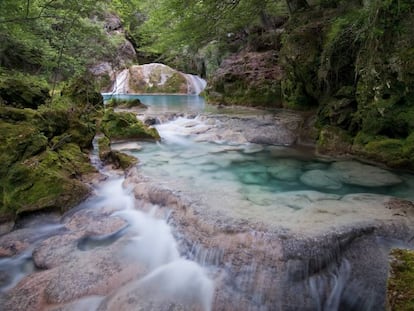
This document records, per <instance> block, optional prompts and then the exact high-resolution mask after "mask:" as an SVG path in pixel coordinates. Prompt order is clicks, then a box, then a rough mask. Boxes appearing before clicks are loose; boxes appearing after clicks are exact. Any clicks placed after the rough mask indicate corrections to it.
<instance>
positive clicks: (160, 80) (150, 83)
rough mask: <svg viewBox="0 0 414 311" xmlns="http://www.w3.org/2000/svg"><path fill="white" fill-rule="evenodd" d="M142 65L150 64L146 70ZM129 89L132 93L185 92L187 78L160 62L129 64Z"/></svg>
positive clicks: (186, 89) (186, 90)
mask: <svg viewBox="0 0 414 311" xmlns="http://www.w3.org/2000/svg"><path fill="white" fill-rule="evenodd" d="M144 66H151V67H152V68H151V69H150V70H149V71H147V69H144V68H145V67H144ZM129 73H130V78H129V89H130V90H131V91H132V92H134V93H168V94H187V93H188V86H187V79H186V78H185V77H184V75H183V74H182V73H180V72H178V71H176V70H174V69H172V68H170V67H168V66H165V65H162V64H151V65H149V64H147V65H142V66H131V67H130V69H129Z"/></svg>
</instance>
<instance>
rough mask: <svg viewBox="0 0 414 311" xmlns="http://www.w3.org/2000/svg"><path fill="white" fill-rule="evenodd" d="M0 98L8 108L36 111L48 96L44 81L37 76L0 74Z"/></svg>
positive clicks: (14, 73) (10, 73) (12, 73)
mask: <svg viewBox="0 0 414 311" xmlns="http://www.w3.org/2000/svg"><path fill="white" fill-rule="evenodd" d="M0 98H2V102H3V103H4V104H6V105H8V106H12V107H16V108H33V109H36V108H37V107H39V106H40V105H43V104H45V103H46V102H47V101H48V100H49V99H50V96H49V88H48V85H47V83H46V81H44V80H42V79H41V78H39V76H31V75H27V74H22V73H16V72H1V73H0Z"/></svg>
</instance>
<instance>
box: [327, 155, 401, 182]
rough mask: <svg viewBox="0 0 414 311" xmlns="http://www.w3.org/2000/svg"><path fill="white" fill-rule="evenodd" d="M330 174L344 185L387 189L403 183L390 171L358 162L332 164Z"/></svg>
mask: <svg viewBox="0 0 414 311" xmlns="http://www.w3.org/2000/svg"><path fill="white" fill-rule="evenodd" d="M330 172H331V173H332V174H334V175H335V176H337V178H338V179H339V180H340V181H341V182H343V183H346V184H350V185H357V186H362V187H386V186H393V185H398V184H400V183H401V182H402V180H401V179H400V178H399V177H398V176H397V175H395V174H393V173H391V172H389V171H386V170H384V169H381V168H378V167H375V166H372V165H367V164H362V163H359V162H356V161H342V162H335V163H332V165H331V167H330Z"/></svg>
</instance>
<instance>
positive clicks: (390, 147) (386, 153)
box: [364, 138, 410, 167]
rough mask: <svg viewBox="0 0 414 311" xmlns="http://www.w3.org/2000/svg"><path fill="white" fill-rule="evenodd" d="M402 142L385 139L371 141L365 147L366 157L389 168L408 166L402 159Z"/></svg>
mask: <svg viewBox="0 0 414 311" xmlns="http://www.w3.org/2000/svg"><path fill="white" fill-rule="evenodd" d="M403 146H404V140H401V139H391V138H385V139H382V140H376V141H371V142H369V143H368V144H366V145H365V149H364V151H365V153H366V156H367V157H369V158H371V159H374V160H376V161H379V162H382V163H385V164H387V165H388V166H391V167H402V166H406V165H410V164H409V163H408V159H407V158H405V157H404V155H403V152H402V149H403Z"/></svg>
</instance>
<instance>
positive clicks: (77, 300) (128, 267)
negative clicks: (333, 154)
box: [0, 95, 414, 311]
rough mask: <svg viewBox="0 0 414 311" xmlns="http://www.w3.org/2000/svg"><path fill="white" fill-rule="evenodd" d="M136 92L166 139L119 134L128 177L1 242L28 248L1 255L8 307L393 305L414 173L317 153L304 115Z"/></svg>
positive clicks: (0, 279) (410, 232)
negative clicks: (303, 140)
mask: <svg viewBox="0 0 414 311" xmlns="http://www.w3.org/2000/svg"><path fill="white" fill-rule="evenodd" d="M123 97H126V98H136V97H138V98H139V99H140V100H141V101H142V102H143V103H144V104H145V105H146V106H147V107H148V108H147V109H146V110H145V111H143V110H139V111H137V114H138V117H139V118H141V119H142V120H143V121H145V120H151V123H154V124H155V125H154V126H155V127H156V128H157V130H158V131H159V133H160V135H161V137H162V140H161V141H160V142H158V143H149V142H117V143H114V144H112V147H113V148H114V149H117V150H121V151H123V152H127V153H129V154H131V155H133V156H136V157H137V158H138V159H139V164H138V166H137V167H136V168H134V169H132V170H131V171H130V172H129V173H128V175H127V176H126V178H124V177H123V176H121V175H117V174H115V173H113V172H112V171H107V170H105V169H103V170H102V169H101V172H102V173H103V174H105V175H106V176H107V177H106V180H105V181H102V182H101V183H100V184H99V185H98V186H97V187H96V189H95V193H96V194H95V196H93V197H92V198H90V199H89V200H87V201H86V202H84V203H83V204H81V205H80V206H79V207H77V208H75V209H73V210H72V211H70V212H68V213H67V214H65V215H64V216H63V217H62V218H60V216H58V215H49V216H48V217H47V218H45V217H44V215H41V216H40V218H41V219H42V220H39V217H34V218H33V219H31V220H30V221H29V220H28V221H27V222H25V223H22V224H21V226H20V228H19V230H16V231H14V232H12V233H11V234H10V235H9V236H7V237H1V238H0V243H3V244H4V243H6V242H5V241H7V243H14V244H15V245H16V247H15V248H19V250H20V249H21V251H19V250H17V251H16V252H15V253H14V255H13V256H9V257H7V258H3V259H0V290H1V292H2V293H3V294H2V297H1V298H0V299H1V302H2V305H3V306H6V307H7V310H21V309H22V308H24V309H27V310H29V309H30V310H203V311H208V310H381V309H384V308H385V286H386V279H387V266H388V251H389V248H390V247H391V246H395V245H405V246H408V247H412V246H413V245H412V244H413V239H412V237H413V236H414V228H413V219H414V215H413V212H414V209H413V206H412V204H411V203H410V202H411V201H412V200H414V191H413V190H414V176H413V175H411V174H408V173H405V172H395V171H389V170H386V169H383V168H380V167H376V166H373V165H371V164H366V163H361V162H358V161H355V160H350V159H333V158H327V157H321V156H316V155H315V154H314V151H313V148H312V147H310V146H307V145H306V146H303V145H302V146H298V145H297V144H296V142H297V141H298V137H297V135H296V133H297V129H298V127H297V124H301V122H302V120H301V119H300V118H299V117H297V116H296V115H295V114H294V113H291V112H285V111H263V110H262V111H260V110H255V109H249V108H218V107H212V106H209V105H206V104H205V103H204V100H203V99H202V98H201V97H199V96H184V95H168V96H167V95H129V96H123ZM286 120H288V121H286ZM275 132H277V133H276V134H275ZM295 135H296V136H295ZM92 157H93V159H95V162H96V155H92ZM45 219H46V220H45ZM2 239H3V240H2ZM35 284H38V285H35ZM39 284H40V285H39ZM34 287H36V289H34ZM28 292H29V293H30V294H28V295H24V294H23V295H22V293H28ZM28 306H30V308H28Z"/></svg>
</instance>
